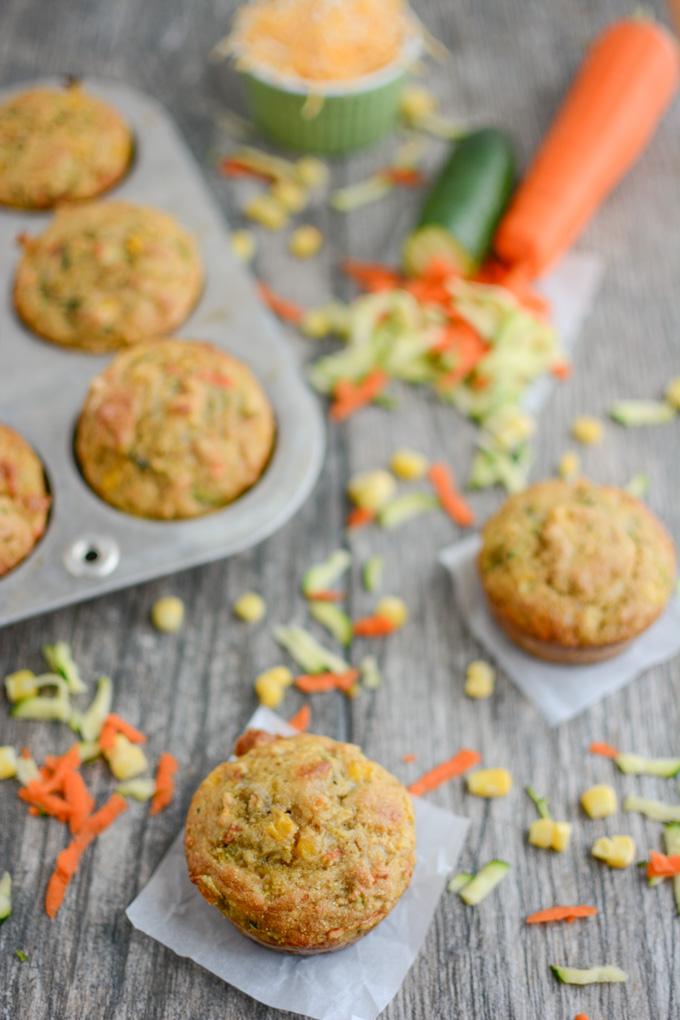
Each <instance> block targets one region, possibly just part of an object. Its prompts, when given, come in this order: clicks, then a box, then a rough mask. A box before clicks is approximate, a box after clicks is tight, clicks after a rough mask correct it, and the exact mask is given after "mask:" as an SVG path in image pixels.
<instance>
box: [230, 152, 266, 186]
mask: <svg viewBox="0 0 680 1020" xmlns="http://www.w3.org/2000/svg"><path fill="white" fill-rule="evenodd" d="M219 169H220V173H222V174H224V176H225V177H257V178H258V179H259V180H261V181H270V180H271V179H272V175H271V174H268V173H266V171H264V170H256V169H255V168H254V167H252V166H250V164H249V163H244V162H242V160H240V159H234V157H233V156H227V157H226V158H225V159H223V160H222V161H221V162H220V164H219Z"/></svg>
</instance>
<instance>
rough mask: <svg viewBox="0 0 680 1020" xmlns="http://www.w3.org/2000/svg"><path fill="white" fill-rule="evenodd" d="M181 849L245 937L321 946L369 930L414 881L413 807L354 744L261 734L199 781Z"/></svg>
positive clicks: (296, 947) (283, 945)
mask: <svg viewBox="0 0 680 1020" xmlns="http://www.w3.org/2000/svg"><path fill="white" fill-rule="evenodd" d="M246 746H247V745H246ZM185 849H186V855H187V863H188V867H189V875H190V877H191V880H192V882H194V883H195V884H196V885H197V886H198V888H199V890H200V891H201V893H202V894H203V896H204V897H205V898H206V899H207V900H208V902H210V903H212V904H214V905H215V906H216V907H218V909H219V910H221V911H222V912H223V913H224V914H225V915H226V916H227V917H228V918H229V919H230V920H231V921H233V923H234V924H235V925H236V926H237V927H239V928H240V929H241V930H242V931H243V932H244V933H245V934H247V935H249V936H250V937H252V938H255V939H256V940H257V941H260V942H263V943H264V944H266V945H270V946H272V947H274V948H279V949H287V950H290V951H294V952H325V951H328V950H332V949H338V948H341V947H342V946H344V945H347V944H348V943H350V942H352V941H354V940H355V939H357V938H360V937H361V936H362V935H364V934H366V932H368V931H370V929H371V928H373V927H375V925H376V924H378V923H379V921H381V920H382V919H383V918H384V917H385V916H386V915H387V914H388V913H389V911H390V910H391V909H392V908H393V907H394V906H395V904H396V903H397V901H398V900H399V898H400V896H401V895H402V893H403V892H404V890H405V889H406V888H407V886H408V884H409V882H410V880H411V875H412V873H413V867H414V862H415V825H414V816H413V807H412V804H411V799H410V797H409V795H408V793H407V791H406V790H405V788H404V787H403V786H402V784H401V783H400V782H399V781H398V780H397V779H395V777H394V776H392V775H391V774H390V773H389V772H387V771H386V770H385V769H384V768H382V767H381V766H380V765H378V764H376V763H375V762H371V761H369V760H368V759H367V758H365V757H364V755H363V754H362V753H361V751H360V750H359V748H358V747H355V746H354V745H352V744H342V743H338V742H337V741H334V740H331V739H329V738H327V737H319V736H312V735H310V734H300V735H299V736H294V737H287V738H284V737H280V738H276V739H274V740H268V741H267V742H266V743H258V741H257V740H255V741H254V743H253V746H251V747H250V750H247V751H246V752H245V754H243V756H242V757H240V758H239V759H238V760H237V761H233V762H225V763H224V764H222V765H219V766H218V767H217V768H216V769H214V771H213V772H211V773H210V775H209V776H208V777H207V778H206V779H205V780H204V781H203V782H202V783H201V785H200V786H199V788H198V790H197V791H196V793H195V794H194V797H193V800H192V802H191V806H190V808H189V813H188V816H187V823H186V835H185Z"/></svg>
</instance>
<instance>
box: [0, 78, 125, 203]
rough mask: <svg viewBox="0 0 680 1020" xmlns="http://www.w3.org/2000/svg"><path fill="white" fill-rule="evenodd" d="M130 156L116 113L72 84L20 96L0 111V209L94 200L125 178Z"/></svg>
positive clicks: (27, 92) (122, 124)
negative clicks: (4, 206)
mask: <svg viewBox="0 0 680 1020" xmlns="http://www.w3.org/2000/svg"><path fill="white" fill-rule="evenodd" d="M132 153H133V139H132V133H131V131H130V129H129V127H128V126H127V124H126V123H125V121H124V120H123V118H122V117H121V116H120V114H119V113H118V111H117V110H115V109H113V108H112V107H111V106H109V105H108V103H105V102H102V100H101V99H97V98H96V97H95V96H91V95H89V94H88V93H87V92H85V91H84V89H82V88H81V87H80V86H79V85H78V84H77V83H70V84H67V85H66V87H65V88H62V89H59V88H34V89H28V90H27V91H25V92H20V93H19V94H18V95H15V96H13V97H12V98H11V99H9V100H8V101H7V102H5V103H3V105H2V106H0V205H7V206H13V207H14V208H19V209H48V208H51V207H52V206H54V205H56V204H57V203H60V202H73V201H82V200H83V199H91V198H96V197H97V195H100V194H102V193H103V192H104V191H107V190H108V189H109V188H111V187H112V186H113V185H114V184H116V183H117V182H118V181H119V180H120V179H121V177H123V176H124V175H125V173H126V172H127V169H128V167H129V165H130V161H131V158H132Z"/></svg>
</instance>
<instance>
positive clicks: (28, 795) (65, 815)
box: [18, 779, 70, 822]
mask: <svg viewBox="0 0 680 1020" xmlns="http://www.w3.org/2000/svg"><path fill="white" fill-rule="evenodd" d="M18 796H19V798H20V800H23V801H25V802H26V803H27V804H32V805H33V807H36V808H38V809H39V810H40V811H41V812H42V814H45V815H50V816H51V817H52V818H58V819H59V821H60V822H67V821H68V820H69V817H70V810H69V806H68V804H67V803H66V801H65V800H64V798H63V797H58V796H57V795H56V794H54V793H49V792H48V791H46V790H45V788H44V786H43V782H42V780H40V779H35V780H34V781H33V782H32V783H28V785H27V786H23V787H22V788H21V789H20V790H19V794H18Z"/></svg>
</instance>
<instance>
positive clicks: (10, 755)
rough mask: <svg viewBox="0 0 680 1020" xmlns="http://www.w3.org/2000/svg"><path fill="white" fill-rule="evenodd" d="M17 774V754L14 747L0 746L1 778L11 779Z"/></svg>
mask: <svg viewBox="0 0 680 1020" xmlns="http://www.w3.org/2000/svg"><path fill="white" fill-rule="evenodd" d="M16 774H17V754H16V751H15V750H14V748H13V747H9V746H5V747H0V779H11V778H12V777H13V776H16Z"/></svg>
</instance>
